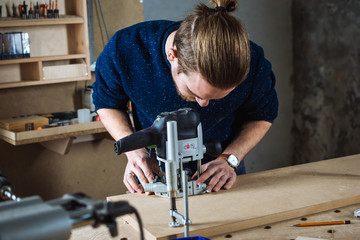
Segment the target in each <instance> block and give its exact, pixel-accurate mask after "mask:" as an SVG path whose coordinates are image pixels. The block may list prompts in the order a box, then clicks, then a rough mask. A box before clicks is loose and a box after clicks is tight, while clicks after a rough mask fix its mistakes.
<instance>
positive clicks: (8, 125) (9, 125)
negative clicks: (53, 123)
mask: <svg viewBox="0 0 360 240" xmlns="http://www.w3.org/2000/svg"><path fill="white" fill-rule="evenodd" d="M27 123H32V124H33V129H37V128H38V127H40V126H43V125H48V124H49V119H48V118H47V117H41V116H36V115H34V116H28V117H18V118H8V119H2V120H0V128H4V129H7V130H10V131H14V132H21V131H25V130H26V129H25V124H27Z"/></svg>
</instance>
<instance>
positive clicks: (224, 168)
mask: <svg viewBox="0 0 360 240" xmlns="http://www.w3.org/2000/svg"><path fill="white" fill-rule="evenodd" d="M201 170H202V174H201V175H200V177H199V178H198V179H197V180H196V184H197V185H198V184H201V183H204V182H205V181H206V180H207V179H208V178H210V177H211V180H210V182H209V184H208V187H207V188H208V190H209V191H213V192H217V191H219V190H220V189H221V188H224V189H230V188H231V187H232V185H233V184H234V183H235V181H236V173H235V171H234V168H232V167H231V166H230V165H229V164H228V163H227V161H226V159H224V158H217V159H215V160H213V161H211V162H208V163H206V164H204V165H202V166H201ZM196 176H197V172H196V173H195V174H194V175H193V176H192V179H195V178H196Z"/></svg>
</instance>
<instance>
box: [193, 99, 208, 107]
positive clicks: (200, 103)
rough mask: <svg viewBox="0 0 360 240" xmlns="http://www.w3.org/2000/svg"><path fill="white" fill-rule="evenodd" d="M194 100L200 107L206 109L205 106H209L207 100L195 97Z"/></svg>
mask: <svg viewBox="0 0 360 240" xmlns="http://www.w3.org/2000/svg"><path fill="white" fill-rule="evenodd" d="M195 100H196V102H197V103H198V104H199V105H200V107H206V106H207V105H209V100H208V99H201V98H197V97H195Z"/></svg>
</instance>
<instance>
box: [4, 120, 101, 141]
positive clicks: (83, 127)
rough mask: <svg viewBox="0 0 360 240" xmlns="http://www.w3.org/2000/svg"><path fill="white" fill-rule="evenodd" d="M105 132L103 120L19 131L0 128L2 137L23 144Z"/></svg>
mask: <svg viewBox="0 0 360 240" xmlns="http://www.w3.org/2000/svg"><path fill="white" fill-rule="evenodd" d="M103 132H106V129H105V127H104V125H103V124H102V122H89V123H81V124H74V125H69V126H63V127H54V128H46V129H43V130H34V131H25V132H17V133H15V132H12V131H8V130H5V129H0V139H3V140H5V141H7V142H8V143H11V144H13V145H22V144H28V143H38V142H42V141H50V140H55V139H60V138H67V137H74V136H77V135H85V134H93V133H103Z"/></svg>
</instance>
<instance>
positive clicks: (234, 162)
mask: <svg viewBox="0 0 360 240" xmlns="http://www.w3.org/2000/svg"><path fill="white" fill-rule="evenodd" d="M227 161H228V163H229V164H230V165H231V166H232V167H237V166H239V163H240V162H239V159H238V158H237V157H236V156H235V155H233V154H231V155H229V157H228V158H227Z"/></svg>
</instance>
